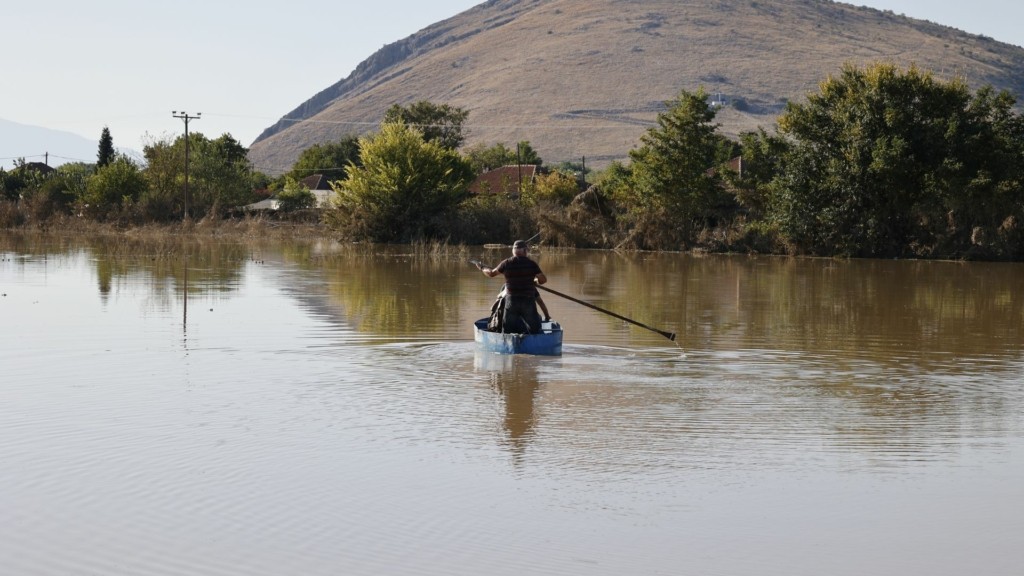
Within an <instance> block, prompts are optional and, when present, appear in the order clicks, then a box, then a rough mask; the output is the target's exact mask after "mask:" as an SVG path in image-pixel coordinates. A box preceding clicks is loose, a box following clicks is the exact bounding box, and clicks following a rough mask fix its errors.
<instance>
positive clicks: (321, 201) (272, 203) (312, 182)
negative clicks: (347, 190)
mask: <svg viewBox="0 0 1024 576" xmlns="http://www.w3.org/2000/svg"><path fill="white" fill-rule="evenodd" d="M299 184H301V185H303V186H305V187H306V188H308V189H309V191H310V193H312V194H313V197H314V198H316V206H315V207H316V208H328V207H330V206H331V199H332V198H334V189H333V188H331V185H330V183H329V182H328V181H327V178H326V177H325V176H324V175H323V174H313V175H311V176H306V177H305V178H303V179H302V180H299ZM280 208H281V201H280V200H278V199H277V198H267V199H266V200H260V201H259V202H254V203H252V204H248V205H246V206H243V207H242V210H243V211H244V212H252V211H260V210H278V209H280Z"/></svg>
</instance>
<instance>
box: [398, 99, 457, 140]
mask: <svg viewBox="0 0 1024 576" xmlns="http://www.w3.org/2000/svg"><path fill="white" fill-rule="evenodd" d="M468 117H469V112H467V111H465V110H463V109H462V108H458V107H455V106H451V105H449V104H434V103H433V102H430V101H428V100H420V101H419V102H416V103H414V104H411V105H409V106H408V107H406V106H401V105H399V104H394V105H392V106H391V108H388V110H387V112H385V113H384V123H385V124H393V123H396V122H398V123H401V124H405V125H406V126H411V127H413V128H416V129H417V130H419V131H420V133H421V134H423V139H424V140H426V141H427V142H436V143H437V144H438V145H440V146H441V147H442V148H447V149H449V150H455V149H457V148H458V147H459V146H462V142H463V141H464V140H465V135H464V134H463V133H462V125H463V124H464V123H465V122H466V118H468Z"/></svg>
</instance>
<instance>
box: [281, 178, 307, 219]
mask: <svg viewBox="0 0 1024 576" xmlns="http://www.w3.org/2000/svg"><path fill="white" fill-rule="evenodd" d="M277 200H278V202H280V205H279V207H278V209H279V210H281V211H283V212H295V211H296V210H304V209H306V208H313V207H314V206H316V196H314V195H313V193H312V192H310V191H309V187H308V186H306V185H304V184H303V183H301V182H299V181H298V180H296V179H294V178H291V177H288V178H285V185H284V189H283V190H281V192H279V193H278V194H277Z"/></svg>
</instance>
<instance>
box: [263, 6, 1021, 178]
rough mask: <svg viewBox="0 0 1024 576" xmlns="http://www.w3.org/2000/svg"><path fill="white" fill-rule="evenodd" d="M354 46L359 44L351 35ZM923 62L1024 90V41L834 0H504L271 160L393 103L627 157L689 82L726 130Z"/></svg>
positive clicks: (599, 154)
mask: <svg viewBox="0 0 1024 576" xmlns="http://www.w3.org/2000/svg"><path fill="white" fill-rule="evenodd" d="M340 45H343V43H342V44H340ZM880 60H881V61H889V62H895V63H897V64H900V65H903V66H909V65H910V64H916V65H918V66H919V67H921V68H925V69H928V70H931V71H933V72H934V73H935V74H936V75H937V76H939V77H940V78H947V79H948V78H951V77H954V76H961V77H964V78H966V79H967V81H968V83H969V84H970V85H971V86H972V87H974V88H977V87H980V86H982V85H985V84H991V85H993V86H995V87H996V88H998V89H1006V90H1009V91H1010V92H1012V93H1014V94H1015V95H1018V97H1020V95H1021V94H1024V49H1022V48H1019V47H1016V46H1012V45H1009V44H1004V43H1000V42H997V41H995V40H992V39H990V38H987V37H984V36H978V35H974V34H968V33H966V32H962V31H959V30H956V29H954V28H950V27H946V26H941V25H938V24H934V23H931V22H928V21H924V20H916V19H912V18H907V17H904V16H900V15H896V14H894V13H892V12H889V11H879V10H876V9H872V8H866V7H855V6H852V5H849V4H843V3H837V2H829V1H823V0H696V1H693V2H686V3H681V2H679V1H678V0H490V1H488V2H484V3H483V4H480V5H479V6H476V7H474V8H472V9H470V10H467V11H465V12H463V13H461V14H458V15H456V16H454V17H452V18H449V19H447V20H444V21H442V22H438V23H437V24H434V25H432V26H429V27H427V28H425V29H423V30H421V31H420V32H417V33H416V34H413V35H412V36H409V37H407V38H405V39H403V40H400V41H397V42H394V43H392V44H388V45H386V46H384V47H383V48H381V49H380V50H379V51H377V52H376V53H375V54H373V55H372V56H370V58H368V59H367V60H365V61H364V62H362V63H361V64H360V65H359V66H358V67H357V68H356V69H355V70H354V71H353V72H352V73H351V74H350V75H349V76H348V77H347V78H344V79H342V80H340V81H338V82H337V83H335V84H333V85H332V86H330V87H328V88H326V89H324V90H322V91H321V92H320V93H318V94H316V95H315V96H313V97H312V98H310V99H309V100H307V101H306V102H304V103H303V104H302V105H300V106H299V107H298V108H296V109H295V110H293V111H291V112H289V113H288V114H286V115H285V116H284V117H283V118H282V119H281V120H280V121H278V122H277V123H276V124H274V125H273V126H270V127H268V128H267V129H266V130H265V131H264V132H263V133H262V134H261V135H260V136H259V137H258V138H257V139H256V141H255V142H254V143H253V144H252V146H251V147H250V158H251V159H252V160H253V162H254V163H255V164H256V167H257V168H258V169H260V170H262V171H265V172H272V173H273V172H281V171H284V170H287V169H288V168H289V167H290V166H291V164H292V163H293V162H294V160H295V159H296V158H297V157H298V155H299V153H300V152H301V151H302V150H303V149H305V148H307V147H309V146H311V145H313V144H315V143H319V142H325V141H331V140H337V139H340V138H341V137H342V136H344V135H347V134H353V133H356V134H359V133H364V132H367V131H371V130H374V129H375V128H376V127H377V125H378V124H379V122H380V120H381V118H382V116H383V114H384V111H385V110H386V109H387V108H388V107H389V106H391V105H392V104H395V103H399V104H409V103H412V102H415V101H418V100H430V101H432V102H436V103H447V104H451V105H454V106H459V107H461V108H463V109H466V110H468V111H469V112H470V114H469V119H468V121H467V128H468V130H467V133H468V138H467V142H466V143H467V144H468V145H472V144H476V143H482V144H486V145H490V144H493V143H496V142H503V143H506V144H514V143H515V142H518V141H520V140H529V141H530V142H531V144H532V145H533V147H534V148H535V149H536V150H537V151H538V153H539V154H540V155H541V157H543V158H544V160H545V161H546V162H559V161H563V160H571V161H579V160H580V159H581V158H584V157H585V158H586V162H587V164H588V165H602V164H606V163H608V162H609V161H611V160H615V159H623V158H625V157H626V155H627V152H628V151H629V150H630V149H631V148H633V147H635V146H636V145H637V143H638V140H639V137H640V135H641V134H642V133H643V131H644V130H645V129H646V128H647V127H649V126H651V125H652V122H653V120H654V118H655V117H656V115H657V113H658V112H659V111H661V110H663V109H664V102H665V101H666V100H670V99H672V98H674V97H675V96H676V95H677V94H678V93H679V91H680V90H682V89H686V90H691V91H695V90H697V89H699V88H703V89H704V90H705V91H707V92H708V93H709V94H710V95H711V100H712V101H713V102H715V103H716V104H721V112H720V113H719V115H718V122H719V123H720V124H721V129H722V131H723V133H725V134H727V135H737V134H739V133H740V132H741V131H744V130H751V129H754V128H756V127H758V126H764V127H766V128H771V126H772V125H773V124H774V121H775V119H776V117H777V116H778V114H779V113H780V112H781V111H782V110H783V108H784V106H785V103H786V102H787V101H790V100H795V101H801V100H803V99H805V98H806V95H807V94H808V93H810V92H814V91H815V90H816V89H817V85H818V83H819V82H821V81H822V80H824V79H825V78H826V77H827V76H828V75H829V74H834V73H838V72H839V70H840V68H841V67H842V65H843V64H844V63H855V64H862V65H863V64H867V63H871V62H876V61H880Z"/></svg>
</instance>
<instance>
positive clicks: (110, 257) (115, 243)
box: [4, 234, 252, 305]
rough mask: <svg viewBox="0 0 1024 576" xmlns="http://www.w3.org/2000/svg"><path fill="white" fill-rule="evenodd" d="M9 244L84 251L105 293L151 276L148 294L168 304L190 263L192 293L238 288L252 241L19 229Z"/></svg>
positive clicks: (180, 289)
mask: <svg viewBox="0 0 1024 576" xmlns="http://www.w3.org/2000/svg"><path fill="white" fill-rule="evenodd" d="M4 241H5V244H7V245H9V246H12V247H14V248H15V249H16V250H17V251H18V252H21V253H24V254H31V255H38V256H40V257H46V258H51V259H52V258H61V257H68V258H70V257H72V256H73V255H76V254H79V253H81V252H82V251H85V252H86V253H87V254H88V255H89V260H90V261H91V262H92V263H93V266H94V267H95V273H96V281H97V285H98V290H99V293H100V295H101V296H102V297H103V298H107V297H108V296H109V295H110V294H111V293H112V292H113V291H116V289H117V287H118V285H119V283H121V282H128V281H130V282H131V283H138V281H139V280H138V279H139V278H146V279H148V288H149V289H150V297H151V298H152V299H155V300H157V301H160V302H164V303H165V305H169V304H170V303H171V302H173V301H177V300H178V299H180V298H181V297H182V295H183V294H184V292H185V267H186V266H188V282H189V286H188V293H189V296H190V297H196V296H208V295H210V294H216V293H224V292H230V291H233V290H235V289H236V288H237V286H238V284H239V281H240V280H241V277H242V266H243V265H244V264H245V262H246V260H247V259H248V258H249V255H250V254H251V253H252V247H251V246H248V245H246V244H244V243H238V242H227V241H224V240H221V239H210V240H204V239H193V238H183V237H179V236H172V235H169V234H168V235H162V236H157V235H154V236H153V237H147V238H131V237H123V236H106V235H103V236H86V237H63V236H53V235H18V236H17V237H15V236H8V237H5V238H4Z"/></svg>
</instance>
